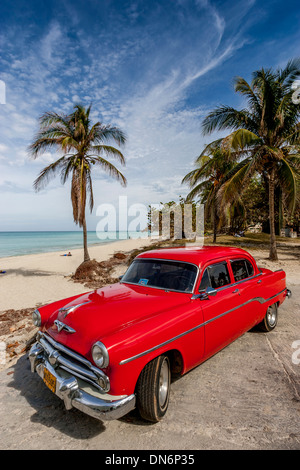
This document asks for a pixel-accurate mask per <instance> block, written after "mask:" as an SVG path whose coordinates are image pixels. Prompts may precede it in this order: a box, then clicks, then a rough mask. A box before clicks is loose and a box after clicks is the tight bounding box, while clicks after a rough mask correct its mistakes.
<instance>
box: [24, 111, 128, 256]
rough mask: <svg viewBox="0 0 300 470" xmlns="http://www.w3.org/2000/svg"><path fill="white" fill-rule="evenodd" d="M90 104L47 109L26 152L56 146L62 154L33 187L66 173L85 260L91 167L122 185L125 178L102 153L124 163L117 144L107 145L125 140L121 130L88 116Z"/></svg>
mask: <svg viewBox="0 0 300 470" xmlns="http://www.w3.org/2000/svg"><path fill="white" fill-rule="evenodd" d="M90 111H91V106H89V107H88V108H85V107H83V106H82V105H76V106H74V111H73V112H72V113H71V114H69V115H64V114H57V113H55V112H46V113H44V114H43V115H42V116H41V117H40V119H39V125H40V128H39V131H38V132H37V134H36V136H35V138H34V140H33V142H32V144H31V145H30V146H29V155H30V156H31V157H32V158H37V157H38V156H39V155H41V154H42V153H43V152H45V151H46V150H49V149H50V150H52V149H56V150H58V151H59V152H61V153H62V156H61V157H60V158H58V160H56V161H55V162H53V163H51V164H50V165H48V166H47V167H45V168H44V169H43V170H42V171H41V172H40V174H39V176H38V177H37V179H36V180H35V181H34V188H35V190H36V191H39V190H41V189H43V188H44V187H45V186H46V185H47V183H48V182H49V180H50V179H52V178H53V177H55V176H56V175H57V174H60V178H61V182H62V184H64V183H65V182H66V181H67V179H68V178H69V177H71V178H72V182H71V201H72V207H73V218H74V222H75V223H76V224H79V226H80V227H82V229H83V246H84V261H89V260H90V256H89V253H88V247H87V227H86V217H85V209H86V200H87V196H88V197H89V206H90V211H91V212H92V210H93V206H94V197H93V187H92V168H93V166H99V167H101V168H102V169H103V170H104V171H106V172H108V173H109V174H110V175H111V176H113V177H114V178H115V179H117V180H118V181H119V182H120V183H121V184H122V185H123V186H125V185H126V178H125V177H124V176H123V174H122V173H121V172H120V171H119V170H118V169H117V168H116V167H115V166H114V165H113V164H112V163H111V162H110V161H109V160H108V159H107V158H105V157H112V158H116V159H117V160H118V161H119V163H121V164H122V165H125V158H124V156H123V154H122V153H121V152H120V150H118V149H117V148H115V147H113V146H111V145H108V143H109V142H110V141H111V140H112V141H114V142H116V143H117V144H118V145H119V146H121V145H123V144H125V141H126V138H125V135H124V133H123V132H122V131H121V130H120V129H118V128H117V127H112V126H110V125H105V124H103V123H101V122H96V123H95V124H93V125H92V123H91V120H90Z"/></svg>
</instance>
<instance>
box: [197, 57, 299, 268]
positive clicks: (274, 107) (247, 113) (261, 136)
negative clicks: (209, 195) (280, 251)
mask: <svg viewBox="0 0 300 470" xmlns="http://www.w3.org/2000/svg"><path fill="white" fill-rule="evenodd" d="M299 75H300V59H297V60H292V61H290V62H289V63H288V64H287V65H286V67H285V68H284V69H283V70H280V69H278V70H275V71H273V70H272V69H269V70H264V69H261V70H258V71H256V72H254V73H253V79H252V82H251V84H248V83H247V82H246V80H244V79H243V78H241V77H237V78H236V79H235V91H236V92H238V93H241V94H242V96H243V97H245V98H246V100H247V105H248V106H247V108H245V109H242V110H240V111H239V110H236V109H235V108H232V107H229V106H220V107H217V108H216V109H215V110H213V111H212V112H210V113H209V114H208V116H207V117H206V118H205V119H204V121H203V132H204V134H207V133H211V132H213V131H214V130H224V129H230V130H231V133H230V134H229V135H228V136H227V137H226V138H225V139H224V140H223V142H222V145H223V148H225V149H227V150H228V151H229V152H230V151H233V152H234V153H236V152H238V153H240V157H241V159H242V160H241V162H242V163H241V165H240V166H239V167H238V168H236V170H237V171H236V172H235V173H234V174H233V176H232V178H231V179H230V180H228V181H227V183H226V184H225V185H224V187H223V188H222V191H221V192H220V193H219V194H221V195H222V203H223V204H230V203H231V202H232V201H233V200H234V199H235V198H236V197H239V195H240V194H241V193H242V191H243V189H245V187H246V186H247V184H248V182H249V181H250V180H251V177H252V176H253V175H254V174H255V173H259V174H261V175H262V176H263V178H265V179H266V181H267V183H268V193H269V195H268V199H269V225H270V253H269V258H270V259H271V260H277V259H278V257H277V248H276V236H275V207H274V194H275V188H276V187H278V186H280V187H281V190H282V191H283V194H284V196H285V200H286V203H287V206H288V208H289V210H290V211H291V212H292V211H293V210H294V207H295V204H296V201H297V197H298V194H299V193H298V187H299V165H300V163H299V162H300V123H299V116H300V106H299V105H298V104H295V103H293V101H292V94H293V90H292V89H291V85H292V83H293V81H294V80H295V79H296V78H297V77H298V76H299Z"/></svg>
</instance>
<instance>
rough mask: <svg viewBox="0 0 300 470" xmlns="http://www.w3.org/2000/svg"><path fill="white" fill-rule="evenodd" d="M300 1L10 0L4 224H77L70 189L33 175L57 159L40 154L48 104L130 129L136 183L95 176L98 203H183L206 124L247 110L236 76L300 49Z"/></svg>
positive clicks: (0, 173)
mask: <svg viewBox="0 0 300 470" xmlns="http://www.w3.org/2000/svg"><path fill="white" fill-rule="evenodd" d="M299 17H300V8H299V5H298V2H296V1H294V2H293V1H290V0H286V1H264V2H258V1H254V0H250V1H247V0H246V1H245V0H242V1H234V2H232V1H213V0H211V1H209V0H159V1H158V0H152V1H140V0H137V1H114V0H98V1H97V0H85V1H78V0H73V1H70V0H59V1H50V2H49V1H47V2H46V1H41V0H39V1H37V0H36V1H30V0H29V1H20V0H16V1H14V2H10V1H6V0H3V1H2V2H1V17H0V54H1V62H0V63H1V66H0V80H2V82H4V83H5V86H6V102H5V104H0V191H1V204H0V230H1V231H7V230H73V229H76V226H75V225H74V223H73V219H72V210H71V203H70V186H69V184H68V183H67V184H66V185H65V186H61V184H60V180H59V178H57V179H56V180H54V181H53V182H51V184H49V186H48V187H47V188H46V189H45V190H43V191H41V192H40V193H38V194H37V193H35V192H34V191H33V188H32V183H33V181H34V179H35V178H36V176H37V175H38V173H39V172H40V170H41V169H42V168H43V167H44V166H46V165H47V164H49V163H50V162H51V161H53V160H54V159H55V155H53V154H52V153H50V152H47V153H46V154H45V155H43V156H42V157H40V158H39V159H38V160H36V161H33V160H30V159H29V158H28V155H27V146H28V144H29V143H30V142H31V140H32V138H33V136H34V133H35V132H36V130H37V119H38V117H39V116H40V115H41V114H42V113H43V112H45V111H57V112H65V113H69V112H70V111H71V110H72V108H73V106H74V104H76V103H78V102H80V103H82V104H84V105H89V104H90V103H93V107H92V118H93V120H95V121H98V120H100V121H102V122H104V123H105V124H113V125H117V126H119V127H120V128H121V129H122V130H123V131H124V132H125V133H126V134H127V144H126V146H125V148H124V149H123V153H124V155H125V157H126V161H127V164H126V167H125V168H122V170H123V172H124V174H125V176H126V178H127V180H128V186H127V188H125V189H123V188H122V187H121V186H120V185H119V184H118V183H116V182H114V181H113V180H111V179H110V178H109V177H108V176H107V175H105V174H103V173H101V172H95V174H94V195H95V210H94V212H93V214H92V215H88V217H87V220H88V228H89V229H90V230H94V229H95V228H96V225H97V222H98V218H97V215H96V208H97V206H98V205H99V204H102V203H111V204H114V205H115V206H116V207H117V205H118V197H119V196H127V197H128V204H129V205H130V204H134V203H141V204H151V203H152V204H154V203H159V202H160V201H163V202H167V201H169V200H178V198H179V196H180V195H182V196H184V195H185V194H186V193H187V189H188V188H187V187H184V186H182V185H181V180H182V178H183V176H184V175H185V174H186V173H187V172H188V171H190V170H191V169H192V166H193V162H194V160H195V158H196V157H197V155H199V153H200V152H201V151H202V149H203V147H204V145H205V144H206V143H208V142H209V141H211V140H212V139H213V138H215V137H216V135H213V136H205V137H204V136H203V135H202V132H201V122H202V120H203V118H204V117H205V115H206V114H207V113H208V112H209V111H210V110H212V109H213V108H214V107H215V106H217V105H220V104H228V105H232V106H234V107H242V106H243V105H244V103H243V102H242V101H241V97H240V96H238V95H236V94H235V93H234V91H233V85H232V80H233V77H234V76H236V75H240V76H243V77H244V78H245V79H247V80H251V73H252V72H253V71H254V70H257V69H259V68H261V67H266V68H267V67H273V68H277V67H284V66H285V65H286V63H287V61H288V60H290V59H292V58H295V57H297V56H300V50H299V44H300V29H299Z"/></svg>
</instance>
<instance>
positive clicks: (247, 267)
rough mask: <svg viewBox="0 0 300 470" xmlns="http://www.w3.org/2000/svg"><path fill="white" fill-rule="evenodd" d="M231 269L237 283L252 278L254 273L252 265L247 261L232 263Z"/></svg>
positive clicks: (241, 260)
mask: <svg viewBox="0 0 300 470" xmlns="http://www.w3.org/2000/svg"><path fill="white" fill-rule="evenodd" d="M231 267H232V272H233V276H234V280H235V281H236V282H237V281H241V280H242V279H246V278H247V277H250V276H252V275H253V272H254V270H253V266H252V264H251V263H250V262H249V261H248V260H245V259H239V260H236V261H231Z"/></svg>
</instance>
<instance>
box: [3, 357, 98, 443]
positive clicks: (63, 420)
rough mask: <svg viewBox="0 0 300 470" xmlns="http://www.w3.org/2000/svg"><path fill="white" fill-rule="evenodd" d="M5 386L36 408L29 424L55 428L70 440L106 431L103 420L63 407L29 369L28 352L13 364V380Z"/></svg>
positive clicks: (90, 436) (85, 437)
mask: <svg viewBox="0 0 300 470" xmlns="http://www.w3.org/2000/svg"><path fill="white" fill-rule="evenodd" d="M7 386H8V387H12V388H14V389H16V390H19V391H20V393H21V395H22V396H23V397H25V398H26V400H27V402H28V404H29V405H30V406H31V407H32V408H33V409H35V413H34V414H32V415H31V417H30V419H31V421H32V423H39V424H42V425H43V426H47V427H49V428H50V427H54V428H55V429H57V430H58V431H60V432H62V433H64V434H66V435H68V436H69V437H72V438H73V439H90V438H92V437H94V436H96V435H99V434H101V433H103V432H104V431H105V430H106V426H105V424H104V423H103V422H102V421H100V420H97V419H95V418H92V417H91V416H88V415H86V414H84V413H82V412H80V411H79V410H77V409H75V408H72V409H71V410H66V409H65V406H64V403H63V401H62V400H61V399H60V398H58V397H57V396H56V395H54V394H53V393H52V392H51V391H50V390H49V389H48V388H47V387H46V385H45V384H44V383H43V381H42V380H41V379H40V377H39V376H38V375H37V374H33V373H32V372H31V370H30V362H29V359H28V355H27V354H25V355H23V356H21V357H20V359H19V360H18V361H17V362H16V364H15V365H14V366H13V374H12V380H11V382H9V383H8V385H7Z"/></svg>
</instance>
